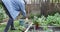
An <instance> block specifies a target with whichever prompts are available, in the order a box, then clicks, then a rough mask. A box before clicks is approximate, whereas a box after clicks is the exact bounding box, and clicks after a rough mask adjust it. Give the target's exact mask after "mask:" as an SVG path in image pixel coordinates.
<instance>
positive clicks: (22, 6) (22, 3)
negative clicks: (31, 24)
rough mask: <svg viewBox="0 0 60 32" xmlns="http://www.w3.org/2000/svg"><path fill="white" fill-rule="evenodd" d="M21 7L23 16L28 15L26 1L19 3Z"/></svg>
mask: <svg viewBox="0 0 60 32" xmlns="http://www.w3.org/2000/svg"><path fill="white" fill-rule="evenodd" d="M19 7H20V9H21V12H22V15H23V17H26V10H25V3H24V1H21V2H20V3H19Z"/></svg>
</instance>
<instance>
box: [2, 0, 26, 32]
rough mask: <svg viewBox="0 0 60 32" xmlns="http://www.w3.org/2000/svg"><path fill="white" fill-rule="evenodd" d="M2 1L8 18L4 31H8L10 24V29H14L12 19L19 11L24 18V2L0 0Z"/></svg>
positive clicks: (21, 0) (22, 0) (19, 0)
mask: <svg viewBox="0 0 60 32" xmlns="http://www.w3.org/2000/svg"><path fill="white" fill-rule="evenodd" d="M2 2H3V5H4V7H5V10H6V13H7V15H8V16H9V20H8V23H7V26H6V28H5V30H4V32H8V29H9V27H10V26H11V30H15V28H14V24H13V21H14V20H15V19H16V17H17V16H18V15H19V13H20V12H22V15H23V16H24V17H25V18H26V11H25V2H24V0H2Z"/></svg>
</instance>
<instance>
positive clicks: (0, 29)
mask: <svg viewBox="0 0 60 32" xmlns="http://www.w3.org/2000/svg"><path fill="white" fill-rule="evenodd" d="M14 26H15V28H17V30H10V29H9V31H8V32H21V30H18V28H19V21H15V22H14ZM5 27H6V24H2V25H0V32H3V31H4V29H5Z"/></svg>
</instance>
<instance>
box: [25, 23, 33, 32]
mask: <svg viewBox="0 0 60 32" xmlns="http://www.w3.org/2000/svg"><path fill="white" fill-rule="evenodd" d="M32 24H33V23H31V24H30V25H29V26H28V28H27V29H26V30H25V32H28V30H29V28H30V27H31V26H32Z"/></svg>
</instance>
